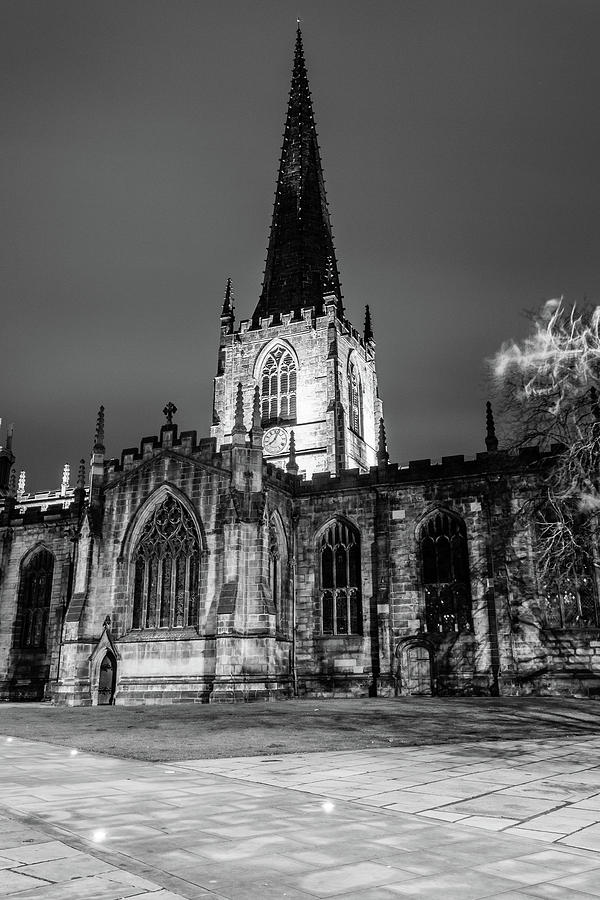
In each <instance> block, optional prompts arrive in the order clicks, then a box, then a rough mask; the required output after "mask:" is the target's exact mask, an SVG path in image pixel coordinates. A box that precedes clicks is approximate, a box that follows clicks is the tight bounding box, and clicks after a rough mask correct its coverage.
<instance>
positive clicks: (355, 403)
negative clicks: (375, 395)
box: [348, 363, 362, 436]
mask: <svg viewBox="0 0 600 900" xmlns="http://www.w3.org/2000/svg"><path fill="white" fill-rule="evenodd" d="M361 401H362V397H361V391H360V379H359V377H358V372H357V371H356V366H355V365H354V363H350V366H349V367H348V405H349V408H350V410H349V418H350V428H351V429H352V431H354V432H356V434H358V435H361V436H362V415H361V412H362V411H361Z"/></svg>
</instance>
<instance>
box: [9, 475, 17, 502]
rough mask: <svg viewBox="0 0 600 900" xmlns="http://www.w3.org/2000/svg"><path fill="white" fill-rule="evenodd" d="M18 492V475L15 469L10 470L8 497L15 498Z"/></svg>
mask: <svg viewBox="0 0 600 900" xmlns="http://www.w3.org/2000/svg"><path fill="white" fill-rule="evenodd" d="M16 492H17V475H16V472H15V470H14V469H11V470H10V475H9V477H8V496H9V497H14V496H15V495H16Z"/></svg>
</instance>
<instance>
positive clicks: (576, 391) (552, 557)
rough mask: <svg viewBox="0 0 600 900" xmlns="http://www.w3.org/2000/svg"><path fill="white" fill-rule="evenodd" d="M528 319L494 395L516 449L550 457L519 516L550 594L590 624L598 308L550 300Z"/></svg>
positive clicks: (598, 438) (500, 363)
mask: <svg viewBox="0 0 600 900" xmlns="http://www.w3.org/2000/svg"><path fill="white" fill-rule="evenodd" d="M531 319H532V331H531V334H530V335H529V336H528V337H527V338H526V339H525V340H524V341H522V342H521V343H516V342H514V341H513V342H510V343H507V344H504V345H503V346H502V348H501V349H500V350H499V352H498V353H497V354H496V356H495V357H494V359H493V361H492V365H493V373H494V376H495V382H496V393H497V397H498V399H499V401H500V408H501V410H502V414H503V418H504V420H505V423H506V424H507V427H508V430H509V433H510V443H511V445H512V446H513V448H515V449H516V448H522V447H524V446H527V445H532V444H533V445H537V446H539V447H540V449H542V450H547V451H551V453H550V455H549V457H548V456H544V457H542V460H541V462H540V466H539V471H537V472H536V485H539V490H538V489H537V488H536V491H535V492H534V496H533V497H532V499H530V500H529V501H528V502H527V504H526V508H525V509H524V510H522V512H524V513H525V514H527V515H528V516H529V517H530V518H533V519H534V520H535V522H536V526H537V527H536V535H537V546H536V550H537V559H538V566H539V571H540V575H541V578H542V580H543V582H544V584H545V587H546V595H547V596H549V595H552V594H554V595H555V596H556V598H557V599H559V598H560V599H561V602H564V603H566V604H570V605H571V608H572V613H573V614H574V616H575V618H579V619H581V620H582V621H585V620H586V619H590V618H592V617H593V616H595V614H596V613H595V606H594V600H593V595H591V594H590V596H589V597H587V595H586V592H587V593H590V592H591V591H592V590H593V581H594V569H597V568H598V559H597V555H598V554H597V540H596V537H597V531H598V519H599V516H600V472H599V465H600V403H599V400H598V389H599V388H600V307H590V306H587V307H585V308H582V309H580V310H578V309H577V308H576V307H575V305H568V304H565V303H564V302H563V300H550V301H548V302H547V303H546V304H545V305H544V306H543V307H542V308H541V310H540V311H539V312H537V313H534V314H533V315H532V316H531ZM592 611H593V616H592Z"/></svg>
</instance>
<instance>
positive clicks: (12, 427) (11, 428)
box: [6, 422, 15, 450]
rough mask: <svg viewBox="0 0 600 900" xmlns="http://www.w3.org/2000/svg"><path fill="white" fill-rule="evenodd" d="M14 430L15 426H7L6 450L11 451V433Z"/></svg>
mask: <svg viewBox="0 0 600 900" xmlns="http://www.w3.org/2000/svg"><path fill="white" fill-rule="evenodd" d="M14 430H15V426H14V425H13V424H12V422H11V424H10V425H8V427H7V429H6V449H7V450H12V442H13V433H14Z"/></svg>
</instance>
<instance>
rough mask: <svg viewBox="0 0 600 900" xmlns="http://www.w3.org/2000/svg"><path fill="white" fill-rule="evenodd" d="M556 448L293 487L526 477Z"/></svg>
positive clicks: (375, 469)
mask: <svg viewBox="0 0 600 900" xmlns="http://www.w3.org/2000/svg"><path fill="white" fill-rule="evenodd" d="M561 449H564V448H561V447H559V446H558V445H553V446H552V447H551V448H550V449H549V450H545V451H543V450H541V449H540V448H539V447H523V448H522V449H521V450H520V451H519V452H516V453H509V452H507V451H500V452H495V453H487V452H483V453H477V454H476V456H474V457H471V458H465V456H464V455H463V454H456V455H453V456H443V457H442V458H441V460H440V461H432V460H431V459H413V460H410V462H409V463H408V465H404V466H400V465H398V463H384V464H379V465H377V466H372V467H371V468H370V469H369V471H368V472H360V471H359V470H358V469H345V470H344V471H342V472H340V474H339V475H337V476H335V475H332V473H331V472H317V473H315V474H314V475H313V477H312V479H310V480H308V481H302V482H299V483H298V484H297V486H296V493H297V494H298V495H304V494H317V493H319V492H322V491H324V490H326V491H337V490H345V489H348V488H353V489H359V488H365V487H370V486H373V487H374V486H378V485H385V484H390V485H391V484H411V483H414V482H419V481H442V480H444V479H448V478H453V479H455V478H469V477H471V478H476V477H482V476H486V475H494V476H498V475H503V474H506V475H517V474H526V473H527V471H528V470H529V469H531V467H532V465H535V466H536V468H537V467H539V465H540V464H542V465H550V464H551V463H552V460H553V459H555V458H556V456H557V454H558V453H559V452H560V451H561Z"/></svg>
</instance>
